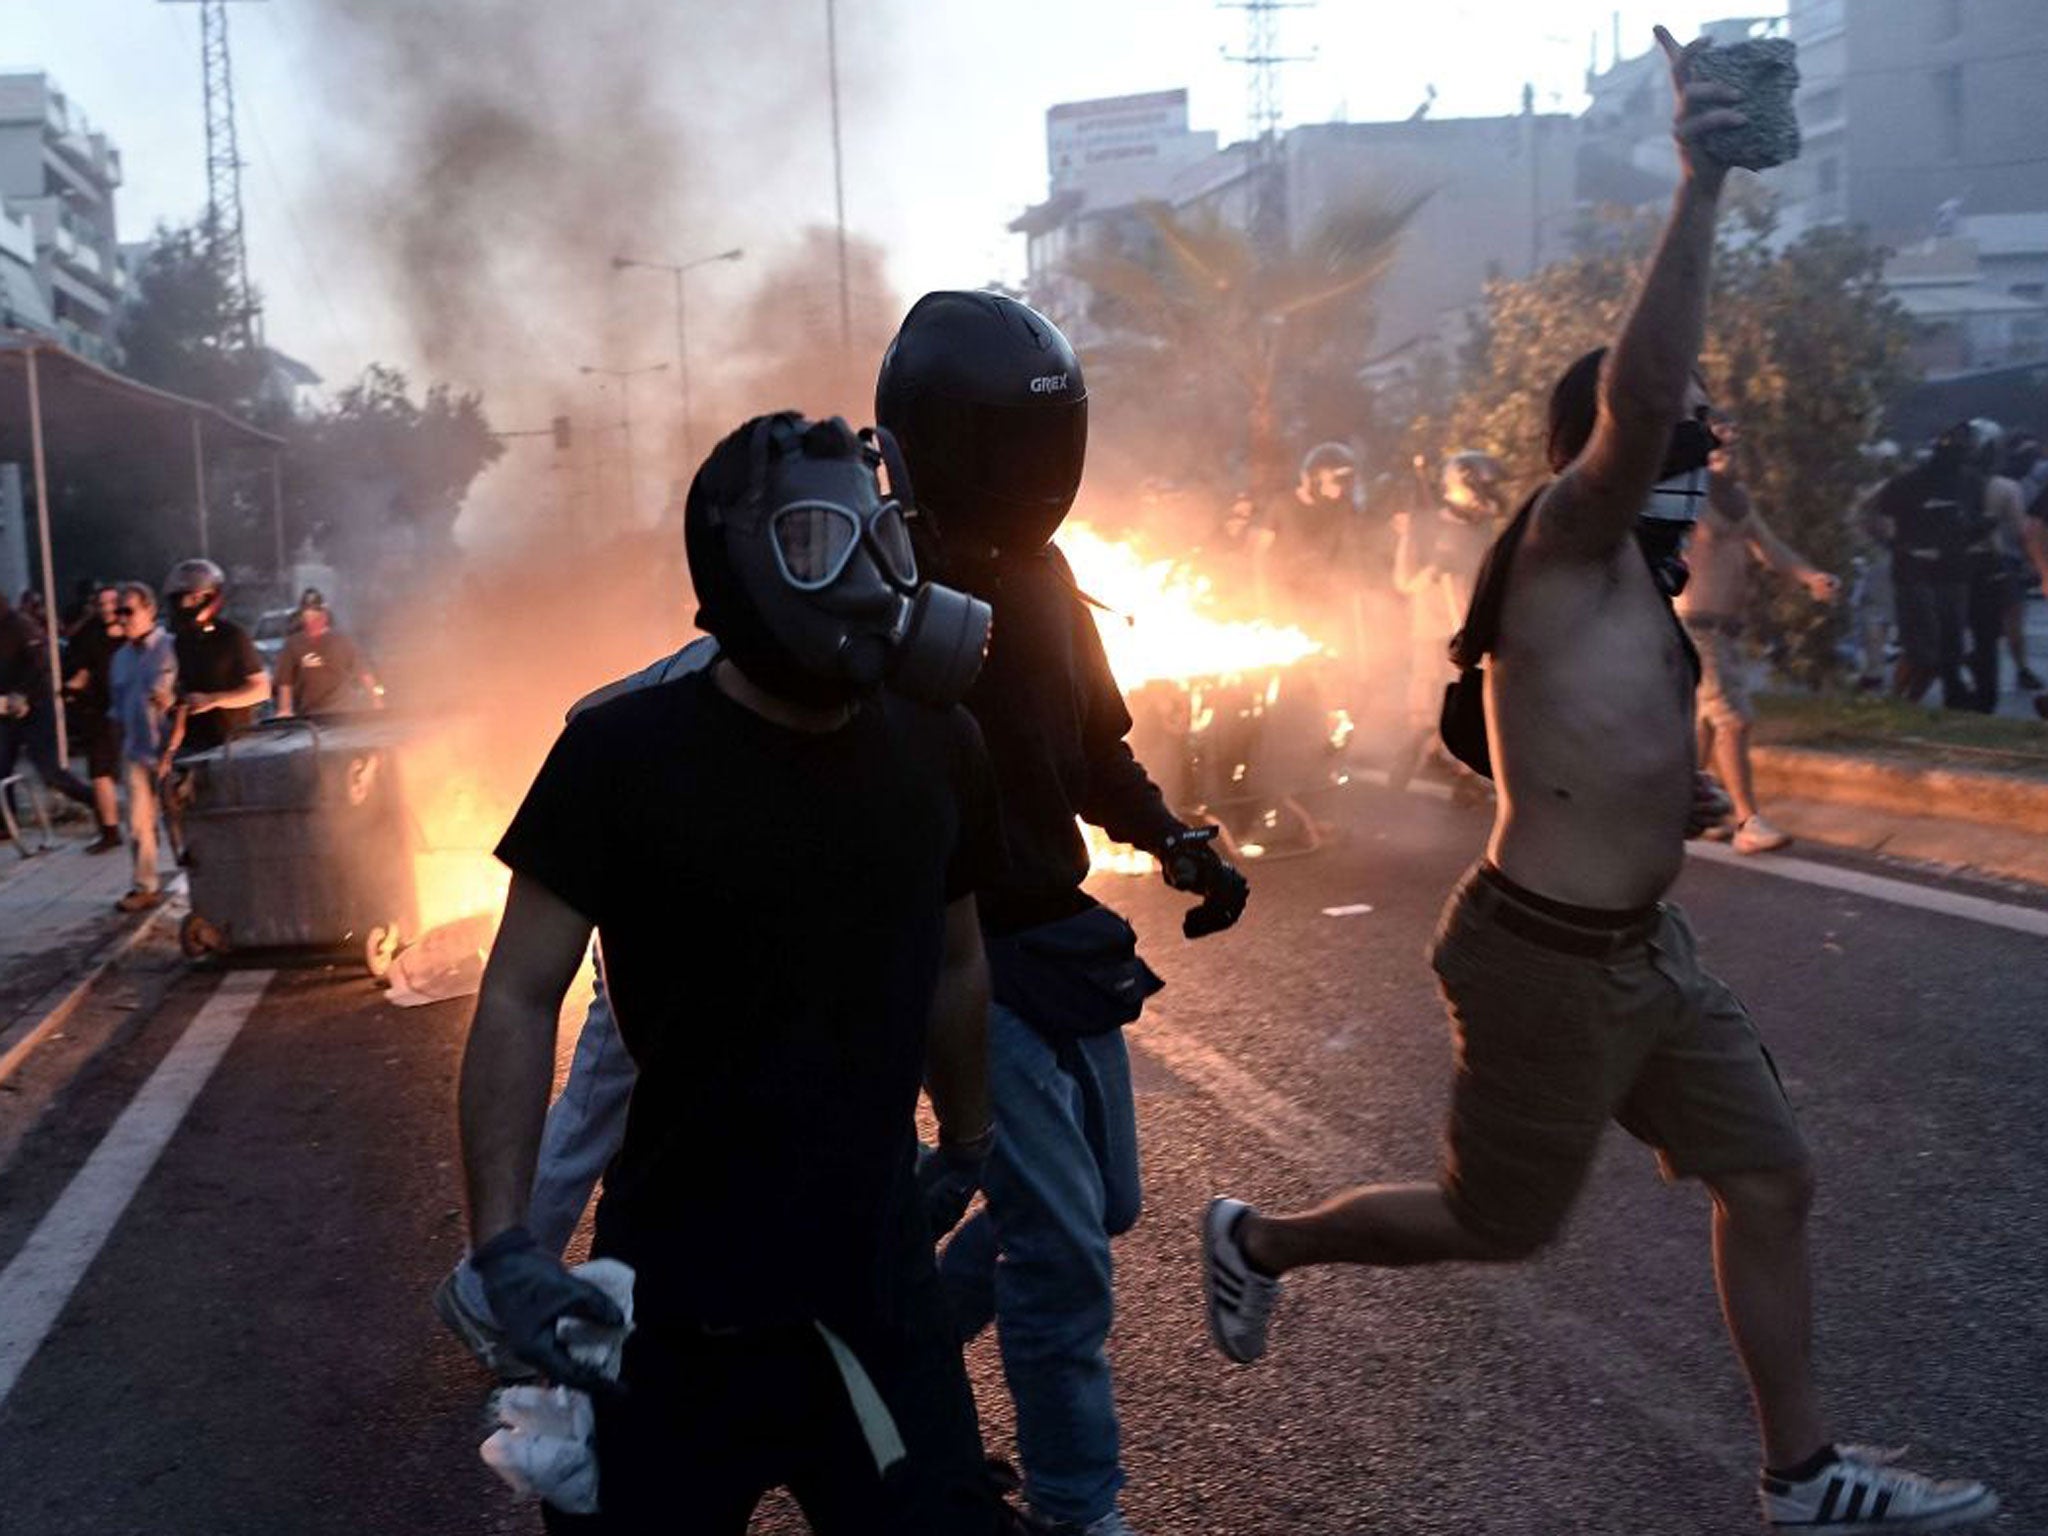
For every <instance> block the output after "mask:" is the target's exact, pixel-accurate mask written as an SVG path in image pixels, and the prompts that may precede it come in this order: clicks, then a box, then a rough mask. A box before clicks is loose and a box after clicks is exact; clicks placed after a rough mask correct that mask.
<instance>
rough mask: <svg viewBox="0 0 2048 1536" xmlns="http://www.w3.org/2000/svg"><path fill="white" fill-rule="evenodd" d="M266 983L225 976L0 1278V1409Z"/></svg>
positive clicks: (266, 978)
mask: <svg viewBox="0 0 2048 1536" xmlns="http://www.w3.org/2000/svg"><path fill="white" fill-rule="evenodd" d="M275 974H276V973H275V972H274V971H232V972H230V973H228V974H227V975H226V976H224V977H222V978H221V983H220V986H219V987H218V988H216V989H215V991H214V994H213V996H211V997H209V998H208V999H207V1000H206V1002H205V1004H204V1005H203V1006H202V1007H201V1008H200V1010H199V1012H198V1013H197V1014H196V1015H194V1016H193V1019H192V1022H191V1023H190V1024H189V1025H187V1026H186V1028H185V1033H184V1035H183V1036H182V1037H180V1039H179V1040H178V1043H177V1044H176V1045H174V1046H172V1047H171V1050H170V1054H169V1055H167V1056H165V1057H164V1059H163V1060H162V1062H160V1063H159V1064H158V1066H157V1069H156V1071H155V1072H153V1073H151V1074H150V1078H149V1081H148V1082H146V1083H144V1084H143V1085H142V1089H141V1091H140V1092H139V1093H137V1094H136V1095H135V1098H134V1100H133V1101H132V1102H131V1103H130V1104H129V1105H128V1107H127V1108H126V1109H124V1110H123V1111H122V1112H121V1116H120V1118H119V1119H118V1120H116V1121H115V1122H114V1124H113V1128H112V1129H111V1130H109V1131H108V1132H107V1134H106V1138H105V1139H104V1140H103V1141H101V1142H100V1144H99V1145H98V1146H97V1147H95V1148H94V1149H93V1152H92V1156H90V1157H88V1158H87V1159H86V1160H85V1166H84V1167H83V1168H80V1169H79V1170H78V1172H77V1174H76V1175H75V1176H74V1177H73V1178H72V1180H71V1182H70V1184H68V1185H66V1186H65V1189H64V1193H63V1194H61V1195H59V1196H58V1197H57V1203H56V1204H55V1205H53V1206H51V1207H50V1209H49V1211H48V1212H47V1213H45V1215H44V1216H43V1219H42V1221H41V1222H39V1223H38V1224H37V1226H36V1229H35V1231H34V1232H32V1233H30V1234H29V1239H28V1242H27V1243H26V1244H24V1245H23V1247H22V1249H21V1251H20V1252H19V1253H17V1254H16V1255H15V1256H14V1260H13V1262H12V1263H10V1264H9V1265H8V1266H7V1268H6V1269H5V1270H4V1271H0V1403H4V1402H6V1401H7V1397H8V1394H10V1393H11V1392H13V1390H14V1385H15V1383H16V1382H17V1381H19V1380H20V1379H21V1373H22V1372H23V1371H24V1370H25V1369H27V1367H28V1363H29V1361H31V1360H32V1359H34V1358H35V1354H36V1351H37V1350H39V1349H41V1348H42V1345H43V1340H44V1339H45V1338H47V1337H48V1336H49V1332H50V1330H51V1329H52V1328H53V1327H55V1326H56V1323H57V1319H58V1317H59V1316H60V1315H61V1314H62V1313H63V1311H64V1306H65V1304H66V1303H67V1302H68V1301H70V1299H71V1293H72V1292H73V1291H74V1290H76V1289H77V1288H78V1282H79V1281H80V1280H82V1279H83V1278H84V1277H85V1272H86V1270H87V1269H89V1268H90V1267H91V1266H92V1261H93V1259H94V1258H96V1257H97V1256H98V1254H99V1251H100V1249H101V1247H102V1246H104V1245H105V1243H106V1240H107V1237H108V1234H110V1233H111V1232H112V1231H113V1230H114V1224H115V1223H116V1222H118V1221H119V1220H120V1219H121V1213H122V1212H123V1211H125V1210H127V1208H128V1202H129V1201H131V1200H133V1199H134V1198H135V1192H136V1191H137V1190H138V1189H140V1188H141V1187H142V1181H143V1180H144V1179H146V1178H147V1177H148V1176H149V1170H150V1169H151V1168H153V1167H155V1166H156V1160H157V1158H158V1156H159V1155H160V1154H161V1153H162V1152H163V1149H164V1147H165V1146H166V1144H168V1143H169V1141H170V1139H171V1137H172V1135H173V1134H174V1133H175V1132H176V1131H177V1129H178V1126H179V1124H180V1123H181V1122H182V1121H183V1120H184V1118H185V1112H186V1111H187V1110H189V1109H190V1108H191V1107H192V1101H193V1100H194V1099H196V1098H198V1097H199V1090H200V1089H202V1088H204V1087H205V1086H206V1080H207V1079H208V1078H209V1077H211V1076H212V1075H213V1069H214V1068H215V1067H217V1066H218V1065H220V1059H221V1057H222V1056H223V1055H225V1054H226V1052H227V1048H228V1046H229V1045H230V1044H231V1043H232V1042H233V1040H234V1038H235V1036H236V1034H238V1033H239V1032H240V1030H241V1028H242V1025H243V1024H244V1023H245V1022H247V1020H248V1018H249V1015H250V1014H251V1013H253V1012H254V1011H255V1008H256V1002H257V999H258V998H260V997H261V996H262V995H263V989H264V987H265V986H267V985H268V984H269V982H270V979H271V977H272V976H273V975H275Z"/></svg>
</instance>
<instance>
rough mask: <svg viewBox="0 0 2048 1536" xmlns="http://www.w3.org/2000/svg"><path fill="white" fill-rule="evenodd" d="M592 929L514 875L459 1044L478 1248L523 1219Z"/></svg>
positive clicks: (467, 1177) (466, 1172)
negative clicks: (574, 984)
mask: <svg viewBox="0 0 2048 1536" xmlns="http://www.w3.org/2000/svg"><path fill="white" fill-rule="evenodd" d="M590 929H591V924H590V920H589V919H588V918H586V917H584V916H583V915H582V914H581V913H579V912H577V911H576V910H575V909H574V908H573V907H571V906H569V905H568V903H566V902H564V901H562V900H561V899H560V898H559V897H557V896H556V895H555V894H554V893H553V892H551V891H549V890H548V889H547V887H546V886H544V885H541V884H540V883H539V882H538V881H535V880H530V879H528V878H527V877H526V876H524V875H517V874H515V875H514V876H513V877H512V886H511V889H510V890H509V891H508V892H507V893H506V896H505V916H504V920H503V921H502V922H501V923H500V924H499V925H498V937H497V940H496V942H495V943H493V944H492V946H491V958H490V963H489V964H488V965H486V966H485V967H484V980H483V989H482V992H481V993H480V994H479V996H478V998H477V1005H476V1016H475V1017H474V1018H473V1019H472V1020H471V1021H470V1026H469V1044H468V1047H467V1048H466V1049H465V1050H464V1051H463V1053H462V1086H461V1091H460V1101H459V1115H460V1120H461V1126H462V1168H463V1178H464V1182H465V1185H466V1187H467V1189H468V1191H469V1237H470V1246H471V1247H472V1248H477V1247H481V1246H483V1244H485V1243H487V1242H489V1241H490V1240H491V1239H492V1238H494V1237H496V1236H497V1235H498V1234H499V1233H501V1232H503V1231H505V1230H507V1229H508V1228H511V1227H515V1226H518V1225H519V1224H520V1223H522V1222H524V1221H525V1220H526V1206H527V1201H528V1200H529V1198H530V1197H531V1195H532V1192H533V1168H534V1163H535V1161H536V1159H537V1158H538V1157H539V1155H540V1134H541V1125H542V1122H543V1121H544V1120H545V1119H546V1117H547V1107H548V1089H549V1088H550V1087H552V1086H553V1084H554V1077H555V1028H556V1021H557V1018H558V1016H559V1015H560V1013H561V1008H562V997H563V995H564V994H565V993H566V992H567V991H568V990H569V983H570V982H571V981H573V980H574V979H575V977H576V970H577V967H578V966H580V965H581V964H582V963H583V950H584V947H585V946H586V945H587V944H588V943H589V942H590Z"/></svg>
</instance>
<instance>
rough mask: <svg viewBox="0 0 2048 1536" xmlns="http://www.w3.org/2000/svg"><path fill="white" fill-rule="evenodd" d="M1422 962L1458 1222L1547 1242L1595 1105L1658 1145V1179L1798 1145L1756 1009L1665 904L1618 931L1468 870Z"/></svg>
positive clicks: (1777, 1164)
mask: <svg viewBox="0 0 2048 1536" xmlns="http://www.w3.org/2000/svg"><path fill="white" fill-rule="evenodd" d="M1560 944H1562V945H1567V946H1569V945H1577V946H1580V947H1582V948H1591V947H1596V946H1602V945H1607V946H1612V948H1611V950H1610V952H1608V953H1605V954H1598V955H1594V954H1583V953H1579V954H1575V953H1567V952H1566V951H1565V950H1564V949H1563V948H1560V947H1557V946H1559V945H1560ZM1430 962H1431V964H1432V965H1433V966H1434V968H1435V970H1436V973H1437V977H1438V979H1439V981H1440V982H1441V984H1442V987H1443V993H1444V999H1445V1001H1446V1002H1447V1003H1448V1004H1449V1005H1450V1012H1451V1023H1452V1031H1453V1035H1454V1037H1455V1043H1456V1047H1457V1076H1456V1080H1455V1082H1454V1083H1453V1086H1452V1092H1451V1115H1450V1126H1449V1130H1448V1132H1447V1135H1446V1149H1445V1167H1444V1175H1443V1183H1444V1190H1445V1193H1446V1194H1447V1195H1448V1197H1449V1199H1450V1202H1451V1207H1452V1210H1453V1212H1454V1214H1455V1215H1456V1216H1457V1218H1458V1220H1459V1222H1460V1223H1461V1224H1463V1225H1464V1226H1465V1227H1467V1228H1468V1229H1469V1230H1471V1231H1473V1232H1477V1233H1479V1234H1481V1235H1482V1236H1485V1237H1488V1238H1490V1239H1492V1240H1494V1241H1498V1242H1502V1243H1505V1244H1507V1245H1509V1246H1511V1247H1516V1248H1533V1247H1535V1246H1537V1245H1539V1244H1541V1243H1543V1242H1545V1241H1547V1240H1548V1239H1549V1238H1550V1237H1551V1236H1552V1235H1553V1234H1554V1233H1555V1232H1556V1231H1557V1229H1558V1228H1559V1226H1561V1225H1562V1224H1563V1221H1564V1218H1565V1215H1566V1213H1567V1212H1568V1211H1569V1210H1570V1209H1571V1204H1572V1201H1573V1200H1574V1198H1576V1196H1577V1195H1578V1192H1579V1187H1580V1185H1581V1184H1583V1183H1584V1182H1585V1178H1586V1172H1587V1169H1588V1168H1589V1167H1591V1165H1592V1161H1593V1153H1594V1150H1595V1148H1596V1147H1597V1146H1598V1144H1599V1140H1600V1136H1601V1133H1602V1131H1603V1130H1604V1129H1605V1128H1606V1125H1607V1122H1608V1121H1609V1120H1610V1119H1611V1120H1615V1121H1618V1122H1620V1124H1621V1126H1622V1128H1623V1129H1625V1130H1626V1131H1628V1132H1629V1134H1630V1135H1632V1136H1634V1137H1636V1138H1637V1139H1638V1140H1640V1141H1643V1142H1645V1143H1647V1144H1648V1145H1649V1146H1651V1147H1653V1148H1655V1149H1656V1151H1657V1154H1658V1158H1659V1161H1660V1162H1661V1163H1662V1165H1663V1168H1664V1175H1665V1177H1666V1178H1674V1179H1675V1178H1711V1177H1713V1176H1714V1175H1716V1174H1725V1173H1753V1172H1762V1171H1766V1170H1773V1169H1787V1168H1796V1167H1800V1166H1802V1165H1804V1164H1805V1163H1806V1162H1807V1160H1808V1154H1807V1149H1806V1142H1805V1139H1804V1138H1803V1137H1802V1136H1801V1135H1800V1133H1799V1126H1798V1122H1797V1121H1796V1120H1795V1119H1794V1117H1793V1114H1792V1106H1791V1104H1790V1103H1789V1102H1788V1101H1787V1100H1786V1098H1785V1091H1784V1088H1783V1087H1782V1086H1781V1085H1780V1083H1779V1081H1778V1073H1777V1068H1776V1067H1775V1066H1774V1065H1772V1062H1771V1058H1770V1054H1769V1052H1767V1051H1766V1050H1765V1049H1764V1044H1763V1040H1762V1038H1761V1037H1760V1036H1759V1035H1758V1034H1757V1031H1756V1026H1755V1025H1754V1024H1752V1023H1751V1022H1750V1018H1749V1014H1748V1012H1747V1010H1745V1009H1744V1008H1743V1006H1742V1004H1741V1002H1740V1001H1738V1000H1737V998H1736V996H1735V994H1734V993H1733V992H1731V991H1729V990H1728V988H1727V987H1725V986H1723V985H1722V984H1721V983H1720V982H1718V981H1716V980H1715V979H1714V978H1713V977H1712V976H1709V975H1708V974H1707V973H1706V972H1705V971H1703V970H1701V969H1700V964H1699V957H1698V954H1697V951H1696V946H1695V943H1694V939H1693V932H1692V928H1691V926H1690V925H1689V924H1688V923H1687V922H1686V920H1685V917H1684V914H1682V913H1681V912H1680V911H1679V910H1678V909H1677V908H1676V907H1674V906H1670V905H1668V904H1667V905H1664V906H1660V907H1658V908H1657V909H1656V910H1655V911H1654V912H1653V913H1651V914H1650V915H1649V916H1648V917H1647V918H1646V919H1645V921H1644V922H1643V923H1642V924H1641V925H1639V926H1638V927H1637V929H1635V930H1634V931H1632V932H1630V933H1624V934H1619V935H1617V934H1613V933H1609V932H1606V931H1603V930H1599V929H1581V928H1576V927H1573V926H1571V925H1568V924H1560V923H1558V922H1557V921H1556V920H1555V919H1554V918H1553V917H1551V916H1549V915H1548V914H1544V913H1541V912H1539V911H1537V910H1536V909H1535V908H1533V907H1530V906H1528V905H1527V904H1525V903H1523V902H1521V901H1518V900H1517V899H1516V898H1515V897H1514V896H1513V895H1511V894H1510V893H1509V892H1508V891H1507V890H1506V889H1503V888H1502V887H1501V886H1500V885H1499V884H1497V883H1496V881H1495V879H1494V878H1492V877H1491V875H1490V872H1488V871H1486V870H1484V869H1483V868H1481V869H1475V870H1473V871H1472V872H1471V873H1470V874H1468V875H1467V876H1466V877H1465V879H1464V880H1463V881H1462V882H1460V884H1459V886H1458V888H1457V890H1455V891H1454V892H1452V894H1451V899H1450V902H1449V903H1448V905H1446V907H1445V908H1444V915H1443V919H1442V922H1441V923H1440V924H1439V926H1438V929H1437V936H1436V941H1435V944H1434V945H1433V947H1432V953H1431V955H1430Z"/></svg>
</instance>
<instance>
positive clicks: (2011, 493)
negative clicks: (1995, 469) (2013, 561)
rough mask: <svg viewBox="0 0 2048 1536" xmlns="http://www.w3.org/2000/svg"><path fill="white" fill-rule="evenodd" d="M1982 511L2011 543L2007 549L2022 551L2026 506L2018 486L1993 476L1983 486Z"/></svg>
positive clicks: (2000, 477) (2025, 535)
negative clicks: (1989, 516)
mask: <svg viewBox="0 0 2048 1536" xmlns="http://www.w3.org/2000/svg"><path fill="white" fill-rule="evenodd" d="M1984 510H1985V511H1986V512H1989V513H1990V514H1991V520H1992V521H1993V522H1994V523H1996V524H1997V525H1998V529H1999V531H2000V533H2002V534H2003V535H2004V536H2005V537H2006V538H2007V539H2009V540H2010V541H2011V542H2010V543H2009V544H2008V545H2007V546H2006V547H2007V548H2008V549H2024V548H2025V547H2026V542H2027V506H2026V502H2025V501H2024V500H2023V499H2022V498H2021V496H2020V488H2019V485H2018V484H2017V483H2016V482H2014V481H2012V480H2008V479H2007V478H2006V477H2005V476H2004V475H1993V476H1992V477H1991V479H1990V480H1989V481H1987V482H1986V483H1985V486H1984Z"/></svg>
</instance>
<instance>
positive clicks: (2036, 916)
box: [1686, 843, 2048, 939]
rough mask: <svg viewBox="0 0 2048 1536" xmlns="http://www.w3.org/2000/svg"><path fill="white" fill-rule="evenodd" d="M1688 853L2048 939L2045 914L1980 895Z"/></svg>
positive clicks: (1821, 868)
mask: <svg viewBox="0 0 2048 1536" xmlns="http://www.w3.org/2000/svg"><path fill="white" fill-rule="evenodd" d="M1686 852H1688V853H1690V854H1691V855H1692V856H1693V857H1694V858H1696V859H1705V860H1706V861H1707V862H1708V863H1710V864H1726V865H1732V866H1733V867H1735V868H1737V869H1741V870H1743V871H1744V872H1746V873H1748V874H1753V875H1772V876H1775V877H1776V878H1778V879H1780V880H1796V881H1798V882H1800V883H1801V884H1803V885H1819V886H1825V887H1826V888H1827V889H1829V890H1834V891H1846V892H1847V893H1849V894H1850V895H1852V896H1867V897H1869V898H1870V899H1871V900H1873V901H1889V902H1891V903H1893V904H1894V905H1896V906H1901V907H1917V908H1919V910H1921V911H1922V912H1938V913H1940V914H1941V915H1942V916H1943V917H1959V918H1962V919H1963V920H1964V921H1965V922H1971V923H1983V924H1984V925H1985V926H1987V927H1991V928H2007V929H2010V930H2011V931H2012V932H2014V933H2025V934H2031V935H2033V936H2034V937H2035V938H2040V939H2048V912H2044V911H2042V910H2040V909H2039V908H2037V907H2022V906H2017V905H2015V904H2014V903H2012V902H2007V901H1992V900H1991V899H1990V898H1988V897H1984V896H1968V895H1965V894H1964V893H1962V892H1961V891H1944V890H1941V889H1939V888H1938V887H1935V886H1927V885H1915V884H1914V883H1913V882H1912V881H1910V880H1894V879H1891V878H1890V877H1888V876H1885V875H1872V874H1866V873H1865V872H1864V871H1862V870H1860V869H1842V868H1839V867H1837V866H1836V865H1833V864H1816V863H1815V862H1814V861H1813V860H1811V859H1797V858H1789V857H1787V856H1786V855H1784V854H1782V853H1764V854H1741V853H1737V852H1736V851H1735V850H1734V849H1732V848H1724V847H1722V846H1721V845H1720V844H1718V843H1688V844H1686Z"/></svg>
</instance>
